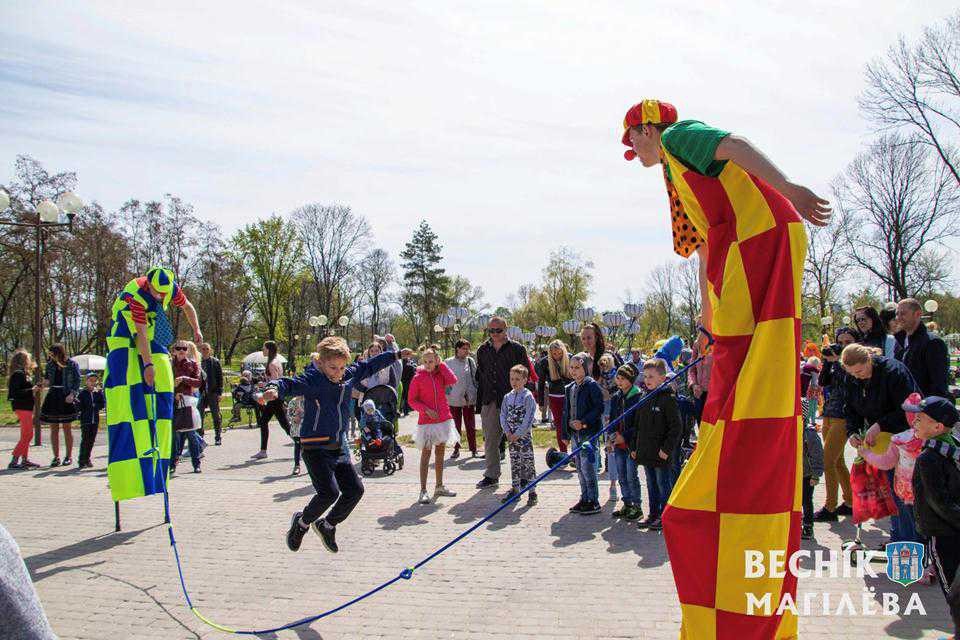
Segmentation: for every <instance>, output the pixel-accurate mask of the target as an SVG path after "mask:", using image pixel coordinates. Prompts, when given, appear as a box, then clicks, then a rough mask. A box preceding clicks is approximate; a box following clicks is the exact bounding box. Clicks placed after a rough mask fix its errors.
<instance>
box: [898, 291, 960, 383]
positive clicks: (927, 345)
mask: <svg viewBox="0 0 960 640" xmlns="http://www.w3.org/2000/svg"><path fill="white" fill-rule="evenodd" d="M922 316H923V307H921V306H920V303H919V302H917V301H916V300H914V299H913V298H907V299H906V300H901V301H900V303H899V304H898V305H897V322H898V323H899V324H900V331H898V332H897V334H896V336H895V337H896V340H897V344H896V346H895V347H894V352H893V353H894V357H895V358H896V359H897V360H899V361H900V362H902V363H903V364H905V365H907V369H909V370H910V373H912V374H913V378H914V380H916V381H917V386H918V387H920V393H921V394H923V395H924V396H940V397H943V398H949V397H950V390H949V387H948V384H947V377H948V376H947V371H948V369H949V368H950V358H949V357H948V355H947V343H945V342H944V341H943V339H942V338H941V337H940V336H937V335H930V333H929V332H928V331H927V327H926V326H925V325H924V324H923V319H922Z"/></svg>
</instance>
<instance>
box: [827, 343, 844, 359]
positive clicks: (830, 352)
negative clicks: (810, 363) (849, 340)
mask: <svg viewBox="0 0 960 640" xmlns="http://www.w3.org/2000/svg"><path fill="white" fill-rule="evenodd" d="M842 351H843V345H839V344H836V343H834V344H831V345H829V346H827V347H824V348H823V355H825V356H837V357H840V353H841V352H842Z"/></svg>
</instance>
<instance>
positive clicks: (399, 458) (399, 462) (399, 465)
mask: <svg viewBox="0 0 960 640" xmlns="http://www.w3.org/2000/svg"><path fill="white" fill-rule="evenodd" d="M397 469H403V454H402V453H401V454H400V455H398V456H397Z"/></svg>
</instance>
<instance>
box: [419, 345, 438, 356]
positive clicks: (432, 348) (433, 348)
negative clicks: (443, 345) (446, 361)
mask: <svg viewBox="0 0 960 640" xmlns="http://www.w3.org/2000/svg"><path fill="white" fill-rule="evenodd" d="M429 353H432V354H433V355H434V356H436V358H437V360H439V359H440V345H438V344H425V345H423V346H422V347H420V358H421V359H423V357H424V356H425V355H427V354H429Z"/></svg>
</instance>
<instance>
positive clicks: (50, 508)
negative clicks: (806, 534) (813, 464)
mask: <svg viewBox="0 0 960 640" xmlns="http://www.w3.org/2000/svg"><path fill="white" fill-rule="evenodd" d="M404 426H405V427H406V429H405V430H408V429H409V428H410V426H409V425H404ZM14 440H15V431H14V430H13V429H0V454H2V455H3V460H4V462H6V461H7V460H8V458H9V455H10V451H11V449H12V447H13V442H14ZM104 440H105V438H104V437H103V434H102V433H101V437H100V442H99V443H98V446H97V447H96V449H95V450H94V460H95V465H96V467H97V469H94V470H92V471H85V472H78V471H76V470H75V468H74V469H68V470H61V469H52V470H51V469H41V470H39V471H36V472H7V471H3V472H0V522H2V523H3V524H4V526H6V527H7V528H8V529H9V530H10V531H11V533H12V534H13V536H14V537H15V538H16V539H17V541H18V542H19V544H20V547H21V550H22V553H23V555H24V557H25V559H26V562H27V566H28V567H29V569H30V571H31V574H32V575H33V578H34V581H35V582H36V585H37V590H38V592H39V594H40V598H41V600H42V602H43V605H44V607H45V609H46V611H47V614H48V616H49V618H50V621H51V623H52V625H53V627H54V629H55V631H56V632H57V633H58V634H59V635H60V636H61V637H62V638H91V639H93V638H96V639H98V640H99V639H103V638H118V639H121V638H122V639H127V638H163V639H165V640H172V639H177V638H200V637H217V636H220V635H222V634H220V632H218V631H216V630H214V629H211V628H209V627H207V626H206V625H204V624H202V623H201V622H199V621H198V620H197V619H195V618H194V617H193V616H192V615H191V613H190V612H189V610H188V609H187V608H186V607H185V604H184V601H183V596H182V595H181V593H180V585H179V582H178V579H177V572H176V567H175V565H174V563H173V559H172V553H171V550H170V546H169V543H168V539H167V534H166V531H165V530H164V527H163V526H162V525H161V522H162V500H161V498H159V497H152V498H145V499H140V500H135V501H132V502H126V503H124V504H123V505H122V512H123V531H122V532H121V533H113V503H112V502H111V501H110V498H109V493H108V490H107V486H106V474H105V472H104V467H105V464H106V447H105V442H104ZM78 441H79V438H78ZM224 442H225V444H224V446H222V447H210V448H209V449H208V450H207V457H206V459H205V460H204V464H203V473H202V474H199V475H194V474H191V473H189V467H190V465H189V464H188V463H187V464H184V465H182V466H181V469H182V470H185V471H186V473H183V472H181V474H180V475H178V476H177V478H176V479H175V480H173V483H172V489H171V491H172V503H173V504H172V509H173V517H174V524H175V526H176V534H177V540H178V543H179V548H180V551H181V554H182V556H183V561H184V567H185V572H186V579H187V584H188V587H189V588H190V590H191V595H192V597H193V601H194V603H195V605H196V606H197V607H198V608H199V609H200V611H201V612H202V613H204V614H205V615H206V616H207V617H209V618H211V619H212V620H215V621H217V622H220V623H223V624H225V625H228V626H232V627H235V628H266V627H270V626H277V625H280V624H283V623H286V622H288V621H291V620H296V619H300V618H303V617H306V616H308V615H312V614H313V613H316V612H319V611H322V610H326V609H328V608H330V607H332V606H335V605H337V604H340V603H342V602H344V601H346V600H348V599H350V598H352V597H353V596H355V595H356V594H358V593H361V592H363V591H366V590H367V589H369V588H371V587H373V586H375V585H377V584H380V583H381V582H382V581H384V580H386V579H388V578H390V577H392V576H395V575H397V573H398V572H399V571H400V570H401V569H402V568H403V567H405V566H407V565H409V564H412V563H413V562H415V561H417V560H419V559H420V558H422V557H424V556H425V555H427V554H428V553H430V552H431V551H433V550H434V549H436V548H437V547H438V546H440V545H441V544H443V543H444V542H446V541H447V540H449V539H450V538H452V537H453V536H455V535H456V534H457V533H459V532H460V531H462V530H463V529H464V528H465V527H468V526H469V525H470V524H471V523H473V522H476V521H477V520H478V519H479V518H481V517H482V516H483V515H484V514H485V513H487V512H488V511H490V510H491V509H493V508H494V507H496V506H497V505H498V504H499V503H498V501H497V500H496V499H495V497H494V495H493V494H491V493H490V492H489V491H486V492H479V493H478V492H477V491H476V490H475V489H474V483H475V482H476V481H477V480H478V479H479V478H480V476H481V473H482V463H481V461H478V460H460V461H458V462H459V463H458V464H457V463H451V462H448V463H447V467H446V474H447V476H446V478H447V479H446V484H447V486H448V487H450V488H452V489H454V490H455V491H458V492H459V496H457V497H456V498H446V499H443V500H442V501H441V502H440V504H435V505H429V506H420V505H417V504H416V498H417V493H418V480H417V475H416V466H415V460H414V458H415V457H416V455H417V452H416V451H415V450H409V451H408V459H407V462H408V464H407V466H406V467H405V468H404V470H403V471H401V472H399V473H397V474H396V475H394V476H392V477H383V476H382V475H381V474H379V473H378V474H377V475H376V476H374V477H373V478H370V479H367V480H366V488H367V491H366V496H365V497H364V499H363V501H362V502H361V503H360V505H359V507H358V508H357V510H356V511H355V512H354V515H353V516H352V517H351V518H350V520H348V521H347V522H346V523H345V524H344V525H343V526H341V527H340V529H339V531H338V540H339V542H340V545H341V552H340V553H339V554H338V555H336V556H334V555H331V554H329V553H327V552H326V551H325V550H324V549H323V547H322V546H321V544H320V541H319V540H318V539H316V537H315V536H313V534H308V537H307V538H305V540H304V545H303V548H302V549H301V550H300V552H299V553H296V554H294V553H291V552H289V551H288V550H287V548H286V546H285V543H284V539H283V538H284V534H285V531H286V527H287V523H288V522H289V518H290V514H291V513H292V512H293V511H294V510H295V509H298V508H300V507H301V506H302V505H303V504H304V503H305V502H306V500H307V499H308V496H310V495H311V494H312V489H311V487H310V486H309V480H308V479H307V476H306V475H304V476H301V477H291V476H290V475H288V474H289V473H290V469H291V453H292V449H291V447H290V444H289V440H288V439H287V438H286V436H284V434H283V432H282V431H281V430H280V429H279V428H277V429H276V430H275V431H274V432H273V434H272V435H271V443H270V455H271V457H270V458H269V459H267V460H265V461H258V462H252V461H249V460H248V457H249V456H250V455H251V454H252V453H254V451H255V450H256V449H257V446H258V432H257V431H255V430H247V429H239V430H233V431H230V432H228V433H227V434H226V437H225V438H224ZM31 457H32V458H33V459H34V460H36V461H37V462H42V463H46V462H49V460H50V457H51V456H50V451H49V449H48V448H47V447H42V448H41V449H39V450H32V452H31ZM537 465H538V469H541V470H542V469H543V452H540V451H538V452H537ZM504 471H505V478H506V477H508V476H509V469H508V468H507V467H505V468H504ZM504 486H505V484H504V485H501V487H504ZM602 486H603V489H602V495H603V496H606V491H607V486H608V485H607V483H606V482H603V484H602ZM501 490H502V489H501ZM817 495H818V498H817V500H818V502H822V500H823V498H822V487H819V488H818V494H817ZM540 496H541V500H540V505H539V506H537V507H535V508H533V509H527V508H525V507H523V506H521V507H516V508H513V509H510V510H507V511H506V512H504V513H502V514H500V516H498V517H497V519H496V520H494V521H493V522H491V523H489V524H488V525H486V526H484V527H482V528H481V529H480V530H478V531H477V532H476V533H475V534H474V535H472V536H470V537H469V538H467V539H466V540H465V541H464V542H462V543H461V544H460V545H458V546H456V547H454V548H453V549H451V550H450V551H448V552H447V553H446V554H444V555H442V556H440V557H439V558H437V559H436V560H434V561H433V562H432V563H430V564H429V565H428V566H427V567H424V568H423V569H422V570H421V571H419V572H418V573H417V574H416V576H415V577H414V578H413V580H411V581H409V582H406V581H404V582H401V583H398V584H397V585H395V586H394V587H392V588H391V589H390V590H388V591H386V592H382V593H380V594H378V595H376V596H374V597H373V598H370V599H369V600H367V601H365V602H363V603H361V604H359V605H356V606H355V607H353V608H351V609H349V610H347V611H345V612H342V613H340V614H337V615H336V616H333V617H331V618H327V619H325V620H321V621H318V622H315V623H313V624H312V625H310V626H309V627H303V628H300V629H297V630H295V631H284V632H281V633H278V634H266V635H264V636H263V637H264V638H302V639H306V638H323V639H324V640H332V639H335V638H379V637H383V638H464V639H467V638H470V639H472V638H504V639H506V638H510V639H523V638H565V639H569V638H658V639H659V638H670V639H674V638H676V637H677V636H678V629H679V620H680V613H679V606H678V604H677V599H676V595H675V590H674V586H673V579H672V575H671V572H670V566H669V563H668V561H667V556H666V550H665V547H664V544H663V539H662V537H661V536H660V535H658V534H651V533H641V532H638V531H637V530H636V528H635V527H633V526H630V525H628V524H626V523H621V522H616V521H613V520H611V518H610V515H609V514H610V511H611V510H612V508H613V507H612V503H607V504H606V505H605V507H604V513H603V514H601V515H596V516H590V517H583V516H574V515H571V514H568V513H567V507H569V506H570V505H571V504H572V503H573V502H575V501H576V499H577V496H578V485H577V481H576V478H575V477H574V476H572V475H571V474H570V473H567V472H562V473H560V474H557V477H555V478H552V479H551V480H549V481H548V482H547V483H546V484H545V486H543V488H542V489H541V491H540ZM852 533H853V527H852V526H851V525H849V524H848V523H840V524H839V525H833V526H826V525H817V541H816V542H813V543H807V544H805V545H804V546H805V548H808V549H837V548H838V547H839V545H840V542H841V539H842V538H843V537H850V536H851V535H852ZM865 537H866V539H867V540H868V541H872V542H875V543H876V542H880V541H881V540H882V536H881V534H880V533H879V532H878V531H877V530H875V529H872V528H869V529H868V530H867V532H866V535H865ZM800 585H801V587H800V590H801V599H802V596H803V594H804V593H805V592H810V593H822V592H825V591H826V592H829V593H831V594H832V599H833V601H834V602H838V601H839V599H840V596H841V594H843V593H850V594H852V595H853V599H854V602H855V606H856V607H857V610H858V612H859V611H860V609H861V594H862V593H863V590H864V588H871V587H872V588H875V590H876V592H877V593H875V594H874V595H873V596H872V599H873V600H874V601H879V599H880V595H879V592H880V591H889V592H893V593H897V594H899V596H900V599H901V603H902V605H901V606H903V604H905V603H906V600H907V598H908V594H909V593H912V592H917V593H919V594H920V597H921V599H922V602H923V605H924V607H925V609H926V612H927V615H926V616H925V617H924V616H921V615H919V614H916V613H914V614H913V615H909V616H902V617H901V616H862V615H857V616H849V615H846V616H842V617H834V616H823V615H811V616H806V617H803V618H802V619H801V623H800V624H801V627H800V629H801V636H802V637H803V638H807V639H810V638H839V639H846V638H849V639H853V638H857V639H860V638H879V637H895V638H911V639H912V638H939V637H942V636H944V635H945V631H946V630H947V629H948V626H947V620H948V619H947V615H946V607H945V605H944V603H943V598H942V596H941V594H940V592H939V589H938V588H936V587H926V586H919V585H914V586H913V587H911V588H907V589H904V588H901V587H900V586H899V585H895V584H893V583H892V582H889V581H888V580H887V579H886V578H885V577H883V576H881V577H879V578H866V579H864V578H856V577H851V578H821V579H813V578H811V579H807V580H801V583H800ZM816 602H818V603H819V602H820V600H816ZM834 606H835V605H834ZM819 609H820V607H819V605H818V607H817V608H816V610H815V611H814V613H815V614H816V613H818V612H819ZM0 627H2V622H0ZM0 635H2V633H0Z"/></svg>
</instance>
